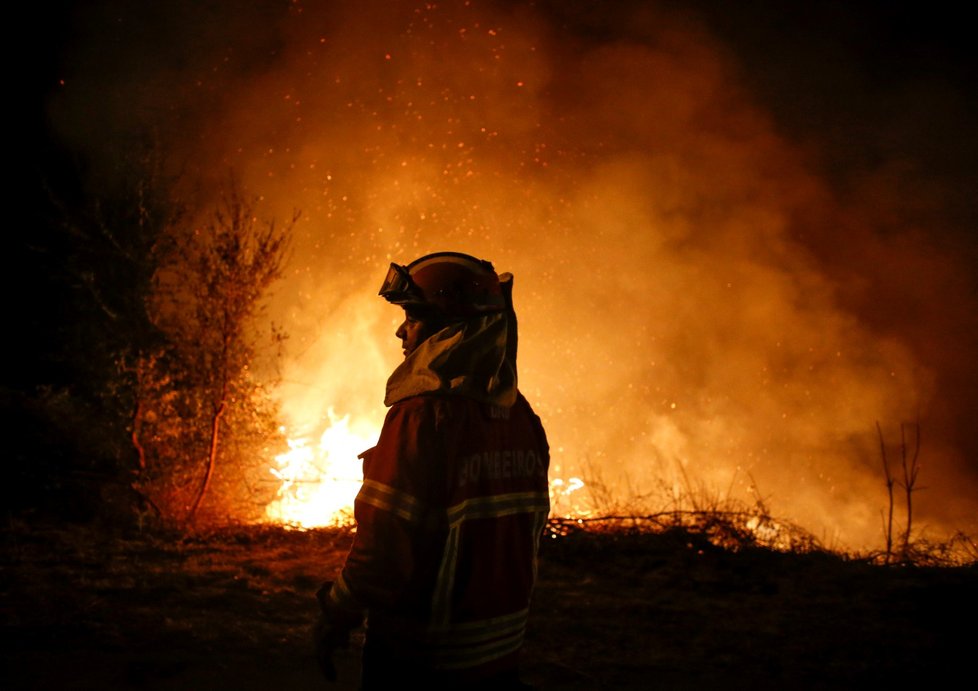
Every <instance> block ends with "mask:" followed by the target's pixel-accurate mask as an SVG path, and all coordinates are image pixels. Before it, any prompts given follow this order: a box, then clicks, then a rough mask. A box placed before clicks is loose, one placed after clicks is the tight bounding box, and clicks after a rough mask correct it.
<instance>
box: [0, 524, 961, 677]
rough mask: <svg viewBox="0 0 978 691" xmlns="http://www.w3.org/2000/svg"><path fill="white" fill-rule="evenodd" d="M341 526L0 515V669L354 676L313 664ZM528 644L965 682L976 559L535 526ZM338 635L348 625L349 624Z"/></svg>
mask: <svg viewBox="0 0 978 691" xmlns="http://www.w3.org/2000/svg"><path fill="white" fill-rule="evenodd" d="M349 542H350V534H349V532H348V531H345V530H316V531H308V532H297V531H287V530H283V529H279V528H254V527H252V528H238V529H234V530H222V531H220V532H212V533H208V534H206V535H198V536H195V537H186V536H177V535H171V536H169V537H166V536H163V535H160V534H156V535H148V534H139V533H129V534H121V533H119V531H109V530H105V529H101V530H100V529H96V528H93V527H86V528H79V527H73V528H65V527H51V526H46V527H40V526H36V525H35V526H31V527H29V526H27V525H25V524H24V523H22V522H14V523H9V524H8V525H7V526H5V527H4V529H3V535H2V545H3V556H2V570H0V579H2V580H0V586H2V591H0V608H2V614H3V617H2V621H3V651H4V652H3V663H2V664H3V668H2V674H3V676H2V678H0V687H2V688H4V689H11V690H13V689H18V690H19V689H45V690H46V689H127V688H133V689H266V690H267V689H297V690H303V689H328V688H333V689H337V690H340V689H355V688H356V674H357V672H356V670H357V654H358V653H357V649H356V647H355V646H354V647H353V648H351V650H349V651H346V652H344V653H343V654H342V655H341V656H340V658H339V660H338V666H339V669H340V680H339V682H338V683H337V684H334V685H332V686H330V685H328V684H326V683H325V681H323V680H322V679H321V678H320V677H319V675H318V672H317V670H316V667H315V664H314V662H313V659H312V657H311V655H310V647H309V644H308V630H309V627H310V626H311V624H312V622H313V620H314V618H315V616H316V606H315V602H314V599H313V593H314V592H315V590H316V588H317V587H318V585H319V583H320V582H321V581H322V580H326V579H329V578H332V577H333V576H334V575H335V573H336V571H337V569H338V568H339V565H340V563H341V560H342V557H343V555H344V554H345V551H346V548H347V547H348V545H349ZM540 579H541V580H540V585H539V589H538V591H537V595H536V599H535V604H534V609H533V614H532V617H531V624H530V625H531V628H530V632H529V640H528V643H527V648H526V660H525V674H524V676H525V679H526V681H528V682H530V683H532V684H534V685H535V686H536V687H537V688H538V689H540V690H541V691H544V690H560V689H567V690H568V691H571V690H585V689H587V690H591V689H643V690H645V689H665V690H673V689H675V690H681V689H870V688H873V689H875V688H878V687H879V686H881V685H882V684H887V683H894V684H898V686H899V687H904V688H906V687H909V686H917V687H919V688H927V689H935V688H950V687H951V685H952V680H954V683H953V686H955V687H962V686H963V687H969V686H971V685H972V684H973V683H974V682H975V680H976V677H978V673H976V666H975V656H976V653H978V645H976V643H978V635H976V626H978V619H976V614H978V611H976V609H978V567H976V566H975V565H972V566H968V567H957V568H922V567H893V566H889V567H884V566H878V565H877V566H874V565H870V564H867V563H863V562H857V561H853V560H845V559H842V558H841V557H838V556H835V555H831V554H820V553H815V554H780V553H775V552H770V551H764V550H750V551H739V552H736V553H734V552H729V551H723V550H719V549H716V548H713V547H711V546H710V545H709V544H707V543H705V542H703V541H702V540H700V539H698V538H697V537H695V536H690V535H689V534H688V533H685V532H683V531H671V532H666V533H658V534H653V533H648V532H646V533H629V532H625V531H621V530H619V531H613V532H609V531H606V532H601V533H596V532H584V531H580V532H575V533H572V534H570V535H567V536H564V537H559V538H553V539H548V540H546V542H545V544H544V546H543V552H542V558H541V565H540ZM355 642H356V641H355Z"/></svg>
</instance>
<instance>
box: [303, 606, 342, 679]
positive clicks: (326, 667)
mask: <svg viewBox="0 0 978 691" xmlns="http://www.w3.org/2000/svg"><path fill="white" fill-rule="evenodd" d="M312 639H313V647H314V650H315V653H316V662H317V663H318V664H319V671H321V672H322V673H323V676H324V677H326V679H327V680H328V681H336V665H335V664H333V653H334V652H335V651H336V650H339V649H341V648H346V647H347V646H348V645H349V644H350V629H348V628H345V627H338V626H336V624H335V623H333V622H331V621H330V620H329V618H328V617H327V616H326V615H325V614H323V615H321V616H320V617H319V620H318V621H317V622H316V624H315V626H314V627H313V631H312Z"/></svg>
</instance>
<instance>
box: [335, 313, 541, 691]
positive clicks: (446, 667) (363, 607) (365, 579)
mask: <svg viewBox="0 0 978 691" xmlns="http://www.w3.org/2000/svg"><path fill="white" fill-rule="evenodd" d="M515 343H516V322H515V317H514V315H513V314H512V312H511V311H510V312H509V313H501V314H493V315H488V316H482V317H479V318H477V319H474V320H470V321H467V322H463V323H459V324H454V325H452V326H449V327H447V328H445V329H443V330H442V331H440V332H438V333H437V334H435V335H434V336H432V337H430V338H429V339H428V340H427V341H425V342H424V343H423V344H422V345H421V346H420V347H419V348H418V349H417V350H415V351H414V352H413V353H411V355H409V356H408V357H407V358H406V359H405V361H404V362H403V363H402V364H401V365H400V366H399V367H398V368H397V370H395V372H394V373H393V374H392V375H391V377H390V380H389V381H388V386H387V399H386V403H387V405H389V406H390V410H389V412H388V414H387V417H386V420H385V422H384V425H383V429H382V431H381V433H380V437H379V440H378V442H377V445H376V446H375V447H374V448H372V449H370V450H369V451H367V452H365V453H364V454H363V455H362V456H361V458H362V459H363V475H364V481H363V486H362V489H361V490H360V492H359V494H358V495H357V498H356V502H355V506H354V512H355V517H356V522H357V529H356V534H355V537H354V543H353V546H352V548H351V550H350V553H349V555H348V557H347V560H346V563H345V566H344V568H343V569H342V571H341V573H340V576H339V577H338V578H337V579H336V581H335V583H334V584H333V586H332V588H331V590H330V591H329V592H328V596H326V597H322V598H321V600H324V607H326V608H334V609H336V610H340V611H345V612H348V613H352V612H359V611H364V612H366V617H367V621H366V627H367V634H366V637H367V644H366V645H367V647H369V646H370V645H371V643H372V642H373V643H374V644H376V645H379V646H380V647H382V648H383V649H384V650H386V651H388V652H389V653H391V654H393V655H395V656H398V657H401V658H403V659H404V660H410V662H411V666H412V667H413V668H415V669H417V668H422V669H429V670H433V671H434V672H435V674H440V675H442V676H441V677H439V678H456V679H464V680H478V679H480V678H484V677H486V676H490V675H493V674H495V673H497V672H499V671H501V670H507V669H515V668H516V658H517V654H518V651H519V650H520V648H521V646H522V644H523V639H524V632H525V628H526V623H527V616H528V612H529V605H530V598H531V594H532V590H533V586H534V582H535V579H536V557H537V552H538V548H539V540H540V538H541V535H542V532H543V530H544V527H545V523H546V520H547V516H548V514H549V510H550V504H549V493H548V480H547V472H548V468H549V458H550V457H549V447H548V443H547V438H546V435H545V433H544V429H543V426H542V424H541V422H540V419H539V417H538V416H537V415H536V414H535V413H534V412H533V410H532V408H531V407H530V405H529V403H528V402H527V400H526V399H525V398H524V397H523V395H522V394H521V393H519V391H518V390H517V387H516V376H515V375H516V367H515V353H516V348H515ZM324 595H325V594H324ZM365 653H366V651H365ZM365 664H366V654H365Z"/></svg>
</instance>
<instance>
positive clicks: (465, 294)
mask: <svg viewBox="0 0 978 691" xmlns="http://www.w3.org/2000/svg"><path fill="white" fill-rule="evenodd" d="M379 294H380V295H381V296H382V297H384V298H385V299H387V300H388V301H389V302H391V303H393V304H395V305H402V306H404V307H412V306H415V307H426V308H432V307H433V308H436V309H437V310H438V312H440V313H441V314H442V315H444V316H445V317H447V318H449V319H468V318H470V317H476V316H479V315H481V314H491V313H493V312H500V311H503V310H504V309H505V308H506V302H505V299H504V297H503V293H502V289H501V287H500V284H499V276H498V275H497V274H496V271H495V269H493V266H492V264H491V263H490V262H488V261H485V260H483V259H477V258H475V257H473V256H471V255H468V254H462V253H461V252H436V253H434V254H427V255H425V256H423V257H421V258H420V259H415V260H414V261H413V262H411V263H410V264H408V265H407V266H401V265H399V264H393V263H392V264H391V266H390V269H389V270H388V271H387V278H385V279H384V284H383V285H382V286H381V287H380V293H379Z"/></svg>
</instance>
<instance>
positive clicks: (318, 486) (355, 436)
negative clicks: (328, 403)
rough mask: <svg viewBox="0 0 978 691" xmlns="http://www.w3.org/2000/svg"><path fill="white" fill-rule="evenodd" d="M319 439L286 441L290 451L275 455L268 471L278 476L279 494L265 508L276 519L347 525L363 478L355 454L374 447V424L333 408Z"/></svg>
mask: <svg viewBox="0 0 978 691" xmlns="http://www.w3.org/2000/svg"><path fill="white" fill-rule="evenodd" d="M328 416H329V424H328V426H327V427H326V429H325V430H324V431H323V433H322V434H321V435H320V436H319V440H318V442H316V443H313V441H312V439H311V438H310V437H307V436H305V437H297V438H292V439H289V440H288V444H289V450H288V451H286V452H285V453H283V454H280V455H279V456H277V457H276V458H275V462H276V465H277V467H276V468H272V469H271V473H272V475H274V476H275V477H277V478H278V479H279V480H281V482H282V485H281V487H280V488H279V490H278V498H277V499H276V500H275V501H274V502H272V503H271V504H269V506H268V507H267V508H266V510H265V511H266V514H267V515H268V517H269V518H270V519H272V520H274V521H278V522H280V523H285V524H288V525H295V526H299V527H303V528H314V527H319V526H328V525H345V524H349V523H351V522H352V519H353V499H354V497H355V496H356V494H357V492H358V491H359V489H360V484H361V482H362V481H363V471H362V467H361V464H360V460H359V458H358V456H359V454H361V453H362V452H363V451H365V450H366V449H368V448H370V447H371V446H373V445H374V443H375V442H376V439H377V435H378V434H379V431H380V430H379V428H378V427H377V425H376V424H374V423H372V422H369V421H366V420H358V421H356V423H351V420H350V415H345V416H343V417H339V416H338V415H336V413H335V412H334V411H333V409H332V408H330V409H329V411H328Z"/></svg>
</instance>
